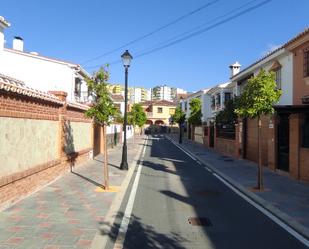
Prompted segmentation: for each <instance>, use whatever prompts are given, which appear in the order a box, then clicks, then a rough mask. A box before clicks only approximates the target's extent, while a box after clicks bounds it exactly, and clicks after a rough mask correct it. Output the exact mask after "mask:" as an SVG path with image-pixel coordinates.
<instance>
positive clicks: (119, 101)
mask: <svg viewBox="0 0 309 249" xmlns="http://www.w3.org/2000/svg"><path fill="white" fill-rule="evenodd" d="M111 98H112V100H113V103H114V105H115V106H116V108H117V109H118V110H119V111H120V113H121V114H122V115H124V110H125V103H124V97H123V96H122V95H121V94H112V95H111Z"/></svg>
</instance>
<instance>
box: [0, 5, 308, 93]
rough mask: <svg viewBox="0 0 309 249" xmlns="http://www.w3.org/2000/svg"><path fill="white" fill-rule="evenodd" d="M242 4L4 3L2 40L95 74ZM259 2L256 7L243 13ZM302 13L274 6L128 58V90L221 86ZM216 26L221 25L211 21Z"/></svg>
mask: <svg viewBox="0 0 309 249" xmlns="http://www.w3.org/2000/svg"><path fill="white" fill-rule="evenodd" d="M210 2H211V3H213V4H211V5H210V6H208V7H206V8H204V9H203V10H201V11H199V12H197V13H195V14H194V15H191V16H190V17H188V18H186V19H183V20H181V21H179V22H177V23H176V24H174V25H171V26H169V27H168V28H166V29H164V30H162V31H160V32H158V33H155V34H154V35H152V36H149V37H147V38H146V39H144V40H141V41H139V42H137V43H134V44H131V45H129V46H127V47H126V48H123V49H121V50H119V51H116V52H115V53H112V54H110V55H108V56H105V57H102V58H100V59H98V60H94V61H90V62H88V63H84V62H85V61H87V60H89V59H92V58H94V57H97V56H98V55H101V54H104V53H106V52H108V51H110V50H113V49H115V48H118V47H120V46H122V45H124V44H126V43H128V42H130V41H132V40H134V39H136V38H138V37H141V36H143V35H145V34H147V33H149V32H151V31H153V30H155V29H157V28H159V27H161V26H163V25H166V24H167V23H170V22H172V21H173V20H175V19H177V18H179V17H181V16H183V15H185V14H187V13H189V12H191V11H194V10H195V9H197V8H199V7H201V6H203V5H205V4H206V3H210ZM248 2H250V0H234V1H227V0H217V1H216V0H204V1H203V0H194V1H188V0H168V1H166V0H147V1H145V0H130V1H125V0H113V1H102V0H87V1H82V0H65V1H63V0H44V1H41V0H27V1H20V0H10V1H4V2H2V3H1V12H0V15H2V16H4V17H5V18H6V19H7V20H8V21H9V22H10V23H11V27H10V28H8V29H7V30H6V33H5V37H6V40H7V45H6V46H7V47H11V46H12V39H13V37H14V36H21V37H23V39H24V42H25V50H27V51H35V52H38V53H40V54H41V55H45V56H50V57H53V58H59V59H64V60H68V61H72V62H74V63H78V64H82V65H83V66H84V67H85V68H86V69H87V70H88V71H89V72H90V73H92V72H93V71H94V70H96V69H97V67H91V66H96V65H102V64H105V63H108V62H114V61H118V60H119V59H120V55H121V54H122V52H124V50H125V49H128V50H129V51H130V52H131V54H132V55H133V57H135V55H138V54H140V53H141V51H149V49H150V48H153V47H158V44H160V43H162V42H165V41H167V40H169V39H171V38H173V37H175V36H177V35H179V34H182V33H183V32H186V31H188V30H192V29H193V28H195V27H197V26H200V25H203V24H204V26H203V27H205V28H207V27H209V26H210V25H211V24H213V23H209V22H210V21H211V20H213V19H214V18H218V17H219V16H222V15H224V14H225V13H227V12H229V11H231V10H233V9H237V8H239V7H240V6H241V5H243V4H245V3H248ZM262 2H263V0H256V1H253V2H252V3H251V4H250V5H247V6H248V7H250V6H254V5H256V4H259V3H262ZM308 10H309V1H308V0H297V1H292V0H284V1H282V0H272V1H270V2H269V3H266V4H265V5H263V6H261V7H260V8H257V9H255V10H253V11H251V12H248V13H246V14H244V15H242V16H239V17H237V18H235V19H232V20H230V21H228V22H226V23H223V24H221V25H219V26H215V27H214V28H213V29H210V30H208V31H206V32H204V33H201V34H199V35H197V36H194V37H192V38H190V39H188V40H185V41H182V42H179V43H177V44H175V45H173V46H170V47H168V48H165V49H162V50H159V51H156V52H154V53H152V54H148V55H146V56H142V57H138V58H134V59H133V61H132V64H131V67H130V69H129V85H135V86H144V87H147V88H149V87H152V86H155V85H158V84H167V85H170V86H175V87H180V88H184V89H186V90H188V91H195V90H198V89H202V88H207V87H211V86H214V85H216V84H218V83H221V82H226V81H228V79H229V76H230V71H229V68H228V66H229V65H230V64H231V63H233V62H235V61H239V62H240V64H241V65H242V66H243V68H244V67H246V66H247V65H249V64H251V63H252V62H254V61H256V60H257V59H258V58H259V57H261V56H262V55H263V53H265V52H266V51H268V50H270V49H271V48H272V47H276V46H278V45H281V44H283V43H285V42H286V41H287V40H288V39H290V38H292V37H294V36H295V35H297V34H298V33H299V32H301V31H302V30H304V29H305V28H306V27H308V26H309V16H308ZM220 20H223V19H222V18H221V19H217V21H220ZM205 23H208V24H206V25H205ZM83 63H84V64H83ZM89 67H90V68H89ZM109 70H110V76H111V78H110V81H111V82H115V83H123V82H124V69H123V66H122V65H121V63H118V64H111V65H110V68H109Z"/></svg>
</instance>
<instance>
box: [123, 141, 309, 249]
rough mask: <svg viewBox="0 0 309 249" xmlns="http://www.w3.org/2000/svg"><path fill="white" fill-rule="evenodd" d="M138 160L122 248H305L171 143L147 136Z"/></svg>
mask: <svg viewBox="0 0 309 249" xmlns="http://www.w3.org/2000/svg"><path fill="white" fill-rule="evenodd" d="M142 160H143V161H142V170H141V175H140V179H139V184H138V188H137V192H136V196H135V201H134V205H133V209H132V215H131V218H130V222H129V226H128V231H127V233H126V236H125V240H124V244H123V248H128V249H133V248H134V249H137V248H138V249H139V248H141V249H144V248H164V249H169V248H194V249H195V248H204V249H208V248H212V249H225V248H226V249H234V248H235V249H242V248H244V249H255V248H256V249H298V248H307V247H306V246H305V245H303V244H302V243H301V242H299V241H298V240H297V239H295V238H294V237H293V236H292V235H290V234H289V233H288V232H287V231H285V230H284V229H282V228H281V227H280V226H278V225H277V224H276V223H274V222H273V221H272V220H271V219H269V218H268V217H266V216H265V215H264V214H263V213H261V212H260V211H259V210H257V209H256V208H255V207H253V206H252V205H251V204H249V203H248V202H246V201H245V200H243V199H242V198H241V197H239V196H238V195H237V194H235V193H234V192H233V191H232V190H230V189H229V188H228V187H227V186H225V185H224V184H223V183H222V182H221V181H219V180H218V179H217V178H216V177H215V176H214V175H213V174H212V173H211V172H209V171H207V170H206V169H205V168H204V167H203V165H200V164H198V163H197V162H196V161H194V160H192V159H191V158H190V157H189V156H187V155H186V154H185V153H184V152H182V151H181V150H180V149H178V148H177V147H176V146H175V145H173V144H172V143H171V142H170V141H169V140H167V139H165V138H163V137H159V136H158V137H149V140H148V144H147V147H146V151H145V155H144V157H143V158H142ZM131 187H132V184H131V185H130V188H131ZM130 191H131V189H128V194H127V195H129V194H130ZM127 198H128V197H127ZM124 201H127V199H125V200H124ZM124 208H125V204H124V205H123V209H124ZM190 218H202V219H200V221H201V222H202V223H204V222H205V223H204V224H203V225H202V226H200V225H193V224H192V223H194V221H196V220H194V219H193V220H192V222H191V224H190V222H189V219H190Z"/></svg>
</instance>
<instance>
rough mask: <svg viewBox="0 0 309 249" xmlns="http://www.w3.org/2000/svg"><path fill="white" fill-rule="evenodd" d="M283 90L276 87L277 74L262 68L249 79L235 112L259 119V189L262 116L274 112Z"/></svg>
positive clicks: (258, 178)
mask: <svg viewBox="0 0 309 249" xmlns="http://www.w3.org/2000/svg"><path fill="white" fill-rule="evenodd" d="M281 93H282V92H281V90H280V89H277V87H276V80H275V74H274V73H273V72H266V71H265V70H264V69H262V70H261V71H260V72H259V73H258V75H256V76H255V77H252V78H250V79H249V80H248V84H247V85H246V86H245V88H244V91H243V93H242V95H241V96H240V99H239V107H238V108H236V110H235V112H236V113H237V114H238V115H239V116H240V117H243V118H252V119H254V118H257V120H258V155H259V161H258V177H257V189H259V190H263V178H262V177H263V174H262V155H261V116H262V115H268V114H272V113H274V108H273V105H274V104H275V103H278V101H279V98H280V96H281Z"/></svg>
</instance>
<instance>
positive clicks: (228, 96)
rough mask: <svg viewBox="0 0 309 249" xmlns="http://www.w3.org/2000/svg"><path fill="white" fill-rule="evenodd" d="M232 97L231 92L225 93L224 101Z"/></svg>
mask: <svg viewBox="0 0 309 249" xmlns="http://www.w3.org/2000/svg"><path fill="white" fill-rule="evenodd" d="M231 99H232V94H231V93H224V103H226V102H227V101H229V100H231Z"/></svg>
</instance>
